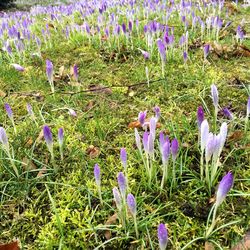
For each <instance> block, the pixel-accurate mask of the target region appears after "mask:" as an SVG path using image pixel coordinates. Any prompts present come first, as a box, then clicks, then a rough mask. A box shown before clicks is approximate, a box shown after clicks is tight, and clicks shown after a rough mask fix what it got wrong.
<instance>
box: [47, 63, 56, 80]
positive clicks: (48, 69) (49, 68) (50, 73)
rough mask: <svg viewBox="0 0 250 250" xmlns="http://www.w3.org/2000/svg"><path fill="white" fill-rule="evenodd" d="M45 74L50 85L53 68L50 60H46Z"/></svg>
mask: <svg viewBox="0 0 250 250" xmlns="http://www.w3.org/2000/svg"><path fill="white" fill-rule="evenodd" d="M46 74H47V77H48V80H49V82H50V84H52V83H53V74H54V67H53V63H52V62H51V61H50V60H46Z"/></svg>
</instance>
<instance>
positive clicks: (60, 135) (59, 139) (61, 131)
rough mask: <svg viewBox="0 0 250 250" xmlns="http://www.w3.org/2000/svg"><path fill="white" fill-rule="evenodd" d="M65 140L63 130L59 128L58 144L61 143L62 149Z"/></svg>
mask: <svg viewBox="0 0 250 250" xmlns="http://www.w3.org/2000/svg"><path fill="white" fill-rule="evenodd" d="M63 138H64V131H63V128H59V129H58V143H59V146H60V147H62V145H63Z"/></svg>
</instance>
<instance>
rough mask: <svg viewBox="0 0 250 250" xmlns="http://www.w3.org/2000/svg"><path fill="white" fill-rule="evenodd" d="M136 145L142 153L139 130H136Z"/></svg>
mask: <svg viewBox="0 0 250 250" xmlns="http://www.w3.org/2000/svg"><path fill="white" fill-rule="evenodd" d="M135 143H136V146H137V148H138V149H139V150H140V151H141V150H142V149H141V137H140V135H139V132H138V130H137V128H135Z"/></svg>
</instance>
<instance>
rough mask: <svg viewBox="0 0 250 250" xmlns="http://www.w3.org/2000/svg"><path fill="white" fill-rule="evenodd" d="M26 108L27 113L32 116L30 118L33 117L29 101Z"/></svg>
mask: <svg viewBox="0 0 250 250" xmlns="http://www.w3.org/2000/svg"><path fill="white" fill-rule="evenodd" d="M26 108H27V111H28V114H29V115H30V116H31V117H32V119H33V118H34V112H33V109H32V106H31V105H30V104H29V103H27V106H26Z"/></svg>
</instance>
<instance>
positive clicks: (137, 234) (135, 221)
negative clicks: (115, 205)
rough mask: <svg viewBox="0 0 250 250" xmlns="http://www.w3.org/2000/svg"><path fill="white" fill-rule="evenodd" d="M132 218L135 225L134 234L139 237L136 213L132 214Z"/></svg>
mask: <svg viewBox="0 0 250 250" xmlns="http://www.w3.org/2000/svg"><path fill="white" fill-rule="evenodd" d="M133 218H134V225H135V235H136V238H137V239H138V238H139V232H138V226H137V220H136V215H133Z"/></svg>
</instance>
